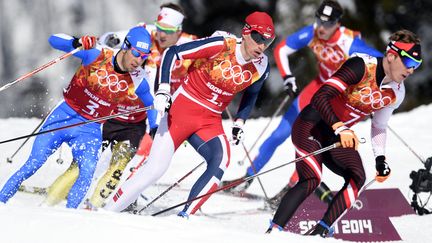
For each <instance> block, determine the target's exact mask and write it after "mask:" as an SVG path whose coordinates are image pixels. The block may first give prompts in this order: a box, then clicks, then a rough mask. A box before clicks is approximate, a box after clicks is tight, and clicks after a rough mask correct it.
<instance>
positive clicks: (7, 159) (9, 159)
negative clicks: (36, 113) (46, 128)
mask: <svg viewBox="0 0 432 243" xmlns="http://www.w3.org/2000/svg"><path fill="white" fill-rule="evenodd" d="M45 118H46V116H45V117H44V119H42V121H41V122H40V123H39V124H38V125H37V126H36V128H35V129H34V130H33V131H32V134H34V133H35V132H36V131H37V130H38V129H39V128H40V127H41V126H42V124H43V123H44V121H45ZM28 140H30V137H28V138H26V140H24V142H23V143H22V144H21V145H20V146H19V147H18V148H17V150H16V151H15V152H14V153H13V154H12V156H10V157H8V158H6V161H7V162H8V163H12V159H13V158H14V157H15V155H16V154H17V153H18V152H19V151H20V150H21V148H22V147H24V145H25V144H26V143H27V141H28Z"/></svg>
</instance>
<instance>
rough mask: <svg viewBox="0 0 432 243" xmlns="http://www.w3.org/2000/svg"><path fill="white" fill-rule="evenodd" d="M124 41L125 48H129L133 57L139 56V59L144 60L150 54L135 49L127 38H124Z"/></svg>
mask: <svg viewBox="0 0 432 243" xmlns="http://www.w3.org/2000/svg"><path fill="white" fill-rule="evenodd" d="M124 42H125V44H126V46H127V48H128V49H129V50H131V53H132V56H134V57H141V59H143V60H145V59H147V58H148V56H149V55H150V53H145V52H142V51H140V50H138V49H136V48H135V47H133V46H132V44H131V43H130V42H129V40H128V39H125V41H124Z"/></svg>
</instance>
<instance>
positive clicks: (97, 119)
mask: <svg viewBox="0 0 432 243" xmlns="http://www.w3.org/2000/svg"><path fill="white" fill-rule="evenodd" d="M150 109H153V105H151V106H146V107H143V108H139V109H136V110H132V111H128V112H124V113H117V114H114V115H109V116H103V117H99V118H96V119H92V120H87V121H83V122H78V123H75V124H71V125H67V126H63V127H57V128H53V129H50V130H45V131H40V132H36V133H33V134H28V135H24V136H19V137H15V138H10V139H6V140H3V141H0V144H3V143H9V142H12V141H16V140H20V139H24V138H28V137H33V136H37V135H41V134H45V133H50V132H55V131H59V130H64V129H67V128H72V127H77V126H81V125H85V124H90V123H95V122H100V121H106V120H109V119H111V118H115V117H119V116H124V115H129V114H133V113H138V112H143V111H147V110H150Z"/></svg>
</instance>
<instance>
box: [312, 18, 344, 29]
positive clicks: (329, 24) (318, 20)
mask: <svg viewBox="0 0 432 243" xmlns="http://www.w3.org/2000/svg"><path fill="white" fill-rule="evenodd" d="M315 22H316V23H317V25H318V26H323V27H324V28H326V29H330V28H331V27H333V26H335V25H336V24H337V22H338V20H337V19H335V20H329V21H323V20H322V19H321V18H320V17H315Z"/></svg>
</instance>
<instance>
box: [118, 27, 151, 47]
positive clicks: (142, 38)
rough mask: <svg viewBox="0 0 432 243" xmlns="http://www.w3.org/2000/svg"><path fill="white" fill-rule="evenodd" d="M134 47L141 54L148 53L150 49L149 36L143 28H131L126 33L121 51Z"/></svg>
mask: <svg viewBox="0 0 432 243" xmlns="http://www.w3.org/2000/svg"><path fill="white" fill-rule="evenodd" d="M130 47H134V48H136V49H138V50H139V51H141V52H143V53H149V52H150V48H151V36H150V33H149V32H148V31H147V29H146V28H145V27H144V26H137V27H133V28H132V29H130V30H129V32H128V33H127V35H126V37H125V39H124V41H123V45H122V49H129V48H130Z"/></svg>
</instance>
